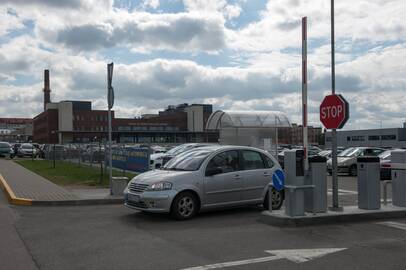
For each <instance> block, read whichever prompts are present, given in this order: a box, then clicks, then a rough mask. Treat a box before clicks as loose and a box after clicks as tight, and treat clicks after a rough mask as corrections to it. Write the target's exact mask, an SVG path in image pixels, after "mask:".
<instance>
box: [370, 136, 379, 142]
mask: <svg viewBox="0 0 406 270" xmlns="http://www.w3.org/2000/svg"><path fill="white" fill-rule="evenodd" d="M379 139H380V137H379V136H378V135H372V136H368V140H370V141H379Z"/></svg>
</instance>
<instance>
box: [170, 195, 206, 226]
mask: <svg viewBox="0 0 406 270" xmlns="http://www.w3.org/2000/svg"><path fill="white" fill-rule="evenodd" d="M198 210H199V201H198V199H197V197H196V195H195V194H193V193H192V192H188V191H186V192H181V193H179V194H178V195H177V196H176V197H175V199H174V200H173V202H172V205H171V216H172V217H173V218H175V219H177V220H186V219H191V218H193V217H194V216H195V215H196V214H197V212H198Z"/></svg>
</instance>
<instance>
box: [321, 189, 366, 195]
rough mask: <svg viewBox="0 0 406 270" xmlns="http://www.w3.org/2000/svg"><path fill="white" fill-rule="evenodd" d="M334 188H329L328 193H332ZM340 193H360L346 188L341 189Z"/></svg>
mask: <svg viewBox="0 0 406 270" xmlns="http://www.w3.org/2000/svg"><path fill="white" fill-rule="evenodd" d="M332 192H333V190H332V189H328V192H327V193H328V194H330V195H331V194H332ZM338 193H339V194H341V195H358V192H357V191H353V190H346V189H339V190H338Z"/></svg>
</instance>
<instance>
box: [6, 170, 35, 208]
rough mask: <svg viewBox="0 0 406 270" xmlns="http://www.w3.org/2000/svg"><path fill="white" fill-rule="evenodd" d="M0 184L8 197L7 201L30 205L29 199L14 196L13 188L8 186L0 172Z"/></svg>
mask: <svg viewBox="0 0 406 270" xmlns="http://www.w3.org/2000/svg"><path fill="white" fill-rule="evenodd" d="M0 184H1V186H2V187H3V189H4V191H5V192H6V195H7V198H8V200H9V202H10V203H11V204H15V205H32V200H31V199H26V198H19V197H16V195H15V194H14V192H13V190H12V189H11V188H10V186H9V185H8V183H7V181H6V180H5V179H4V178H3V176H2V175H1V174H0Z"/></svg>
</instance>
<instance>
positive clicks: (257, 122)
mask: <svg viewBox="0 0 406 270" xmlns="http://www.w3.org/2000/svg"><path fill="white" fill-rule="evenodd" d="M290 126H291V124H290V121H289V119H288V117H287V116H286V115H285V114H284V113H282V112H278V111H221V110H219V111H215V112H214V113H213V114H212V115H210V117H209V119H208V120H207V124H206V128H207V129H208V130H218V129H221V128H242V127H244V128H269V127H272V128H273V127H290Z"/></svg>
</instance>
